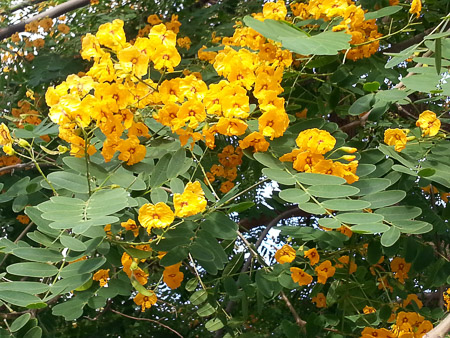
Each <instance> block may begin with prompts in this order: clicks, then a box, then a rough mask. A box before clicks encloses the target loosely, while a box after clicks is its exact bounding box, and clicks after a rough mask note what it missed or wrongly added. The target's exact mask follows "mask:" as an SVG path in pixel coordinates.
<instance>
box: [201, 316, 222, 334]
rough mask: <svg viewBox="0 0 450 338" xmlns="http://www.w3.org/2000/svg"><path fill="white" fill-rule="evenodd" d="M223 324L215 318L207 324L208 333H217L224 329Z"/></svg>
mask: <svg viewBox="0 0 450 338" xmlns="http://www.w3.org/2000/svg"><path fill="white" fill-rule="evenodd" d="M223 326H224V325H223V322H222V321H221V320H220V319H219V318H213V319H210V320H208V321H207V322H206V324H205V328H206V329H207V330H208V331H217V330H220V329H221V328H223Z"/></svg>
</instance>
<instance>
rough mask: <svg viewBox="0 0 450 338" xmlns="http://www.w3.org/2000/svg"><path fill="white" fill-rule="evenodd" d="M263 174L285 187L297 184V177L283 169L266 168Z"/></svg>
mask: <svg viewBox="0 0 450 338" xmlns="http://www.w3.org/2000/svg"><path fill="white" fill-rule="evenodd" d="M262 173H263V174H264V175H266V176H267V177H268V178H270V179H271V180H273V181H276V182H278V183H281V184H285V185H293V184H295V177H293V175H291V174H290V173H288V172H286V171H284V170H281V169H272V168H264V169H263V170H262Z"/></svg>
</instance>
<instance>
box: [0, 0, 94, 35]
mask: <svg viewBox="0 0 450 338" xmlns="http://www.w3.org/2000/svg"><path fill="white" fill-rule="evenodd" d="M89 3H90V0H69V1H67V2H65V3H63V4H61V5H58V6H55V7H53V8H50V9H48V10H46V11H45V12H42V13H40V14H38V15H35V16H33V17H31V18H28V19H25V20H23V21H22V22H19V23H18V24H15V25H11V26H8V27H6V28H3V29H0V40H3V39H6V38H8V37H10V36H11V35H13V34H14V33H17V32H23V31H24V30H25V25H26V24H29V23H30V22H33V21H36V20H40V19H43V18H45V17H49V18H56V17H58V16H60V15H62V14H65V13H67V12H70V11H73V10H75V9H78V8H80V7H84V6H86V5H88V4H89Z"/></svg>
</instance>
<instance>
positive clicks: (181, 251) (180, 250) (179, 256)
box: [159, 246, 188, 266]
mask: <svg viewBox="0 0 450 338" xmlns="http://www.w3.org/2000/svg"><path fill="white" fill-rule="evenodd" d="M187 256H188V251H187V249H186V248H185V247H180V246H177V247H175V248H173V249H172V250H170V251H169V252H167V253H166V254H165V255H164V257H163V258H161V260H160V262H159V264H161V265H162V266H171V265H174V264H177V263H179V262H181V261H182V260H183V259H185V258H186V257H187Z"/></svg>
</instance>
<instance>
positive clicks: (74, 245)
mask: <svg viewBox="0 0 450 338" xmlns="http://www.w3.org/2000/svg"><path fill="white" fill-rule="evenodd" d="M59 241H60V242H61V244H62V245H64V247H66V248H68V249H70V250H73V251H85V250H86V249H87V247H86V244H84V243H83V242H82V241H80V240H79V239H76V238H74V237H72V236H61V237H60V238H59Z"/></svg>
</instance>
